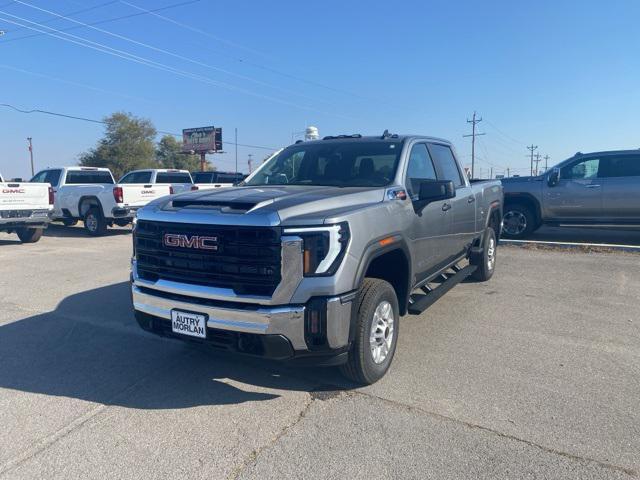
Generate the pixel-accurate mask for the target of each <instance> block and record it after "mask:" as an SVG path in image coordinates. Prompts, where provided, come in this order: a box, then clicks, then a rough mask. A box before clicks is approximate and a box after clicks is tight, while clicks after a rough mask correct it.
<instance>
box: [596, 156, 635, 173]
mask: <svg viewBox="0 0 640 480" xmlns="http://www.w3.org/2000/svg"><path fill="white" fill-rule="evenodd" d="M599 176H600V177H611V178H615V177H640V155H620V156H612V157H605V158H603V159H602V160H601V161H600V174H599Z"/></svg>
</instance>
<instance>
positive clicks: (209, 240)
mask: <svg viewBox="0 0 640 480" xmlns="http://www.w3.org/2000/svg"><path fill="white" fill-rule="evenodd" d="M162 243H163V244H164V246H165V247H179V248H193V249H197V250H218V237H205V236H201V235H192V236H189V235H183V234H177V233H165V234H164V237H162Z"/></svg>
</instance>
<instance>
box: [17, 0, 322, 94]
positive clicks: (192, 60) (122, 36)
mask: <svg viewBox="0 0 640 480" xmlns="http://www.w3.org/2000/svg"><path fill="white" fill-rule="evenodd" d="M15 1H16V3H19V4H21V5H24V6H26V7H29V8H33V9H35V10H38V11H41V12H45V13H48V14H49V15H53V16H55V17H58V18H61V19H64V20H67V21H69V22H73V23H75V24H77V25H81V26H83V27H86V28H90V29H91V30H95V31H97V32H100V33H104V34H105V35H109V36H112V37H114V38H117V39H120V40H124V41H126V42H129V43H133V44H134V45H137V46H141V47H144V48H147V49H150V50H153V51H155V52H159V53H162V54H165V55H169V56H171V57H174V58H177V59H179V60H181V61H184V62H189V63H192V64H195V65H198V66H200V67H205V68H209V69H211V70H215V71H217V72H221V73H224V74H226V75H231V76H234V77H237V78H240V79H242V80H247V81H249V82H253V83H256V84H258V85H262V86H265V87H268V88H272V89H275V90H279V91H281V92H284V93H288V94H293V95H297V96H300V97H304V98H307V99H310V100H314V101H316V99H315V98H313V97H310V96H308V95H306V94H304V93H300V92H296V91H292V90H290V89H287V88H282V87H278V86H276V85H271V84H269V83H267V82H263V81H262V80H257V79H254V78H252V77H249V76H247V75H242V74H239V73H235V72H232V71H230V70H227V69H224V68H220V67H216V66H214V65H210V64H207V63H204V62H201V61H199V60H195V59H193V58H189V57H186V56H184V55H181V54H178V53H175V52H171V51H169V50H165V49H163V48H158V47H156V46H154V45H150V44H148V43H145V42H141V41H138V40H135V39H133V38H131V37H127V36H124V35H120V34H117V33H114V32H111V31H109V30H105V29H103V28H99V27H95V26H93V25H90V24H88V23H85V22H81V21H79V20H76V19H73V18H70V17H69V16H66V15H62V14H59V13H56V12H54V11H51V10H47V9H45V8H41V7H38V6H36V5H33V4H30V3H28V2H24V1H22V0H15ZM114 1H116V2H118V3H119V2H120V0H114ZM125 3H126V2H125ZM152 14H153V13H152ZM227 86H228V87H232V88H234V89H236V88H237V87H235V86H233V85H229V84H227Z"/></svg>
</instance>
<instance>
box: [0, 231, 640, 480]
mask: <svg viewBox="0 0 640 480" xmlns="http://www.w3.org/2000/svg"><path fill="white" fill-rule="evenodd" d="M130 243H131V237H130V234H129V232H128V230H127V229H119V230H112V231H110V234H109V235H108V236H107V237H103V238H89V237H86V236H85V235H84V234H83V233H82V231H81V230H80V229H79V228H74V229H65V228H63V227H59V226H53V227H51V228H50V229H49V230H48V232H47V235H46V237H45V238H43V239H42V240H41V242H40V243H37V244H33V245H21V244H19V243H17V242H16V241H15V236H13V235H6V234H0V266H1V267H0V268H1V270H0V271H1V272H2V275H0V291H1V292H2V295H1V296H0V425H1V426H2V427H1V430H2V434H1V435H0V478H1V479H5V478H6V479H42V478H47V479H53V478H60V479H74V478H82V479H86V478H173V479H175V478H208V479H212V478H216V479H217V478H221V479H226V478H242V479H251V478H253V479H265V478H278V479H281V478H291V479H294V478H295V479H298V478H336V479H338V478H340V479H342V478H415V479H425V478H434V479H444V478H452V479H460V478H491V479H494V478H498V479H502V478H505V479H506V478H511V479H523V478H576V479H586V478H598V479H601V478H621V479H624V478H636V477H638V476H639V475H640V400H639V399H640V315H639V314H638V313H639V311H640V308H639V306H640V268H639V267H640V255H638V254H632V253H581V252H570V251H565V250H563V251H548V250H540V251H538V250H530V249H523V248H517V247H503V248H501V249H500V251H499V257H498V258H499V260H498V267H497V272H496V275H495V276H494V278H493V279H492V280H491V281H490V282H488V283H485V284H477V283H471V282H465V283H463V284H461V285H459V286H457V287H456V288H455V289H454V290H453V291H451V292H450V293H448V294H447V295H446V296H445V297H444V298H442V299H441V300H439V301H438V302H437V303H436V304H435V305H434V306H433V307H431V308H430V309H429V310H427V311H426V312H425V313H424V314H423V315H421V316H408V317H404V318H403V319H402V321H401V326H400V337H399V350H398V353H397V355H396V358H395V361H394V364H393V366H392V368H391V371H390V373H389V374H388V375H387V376H386V377H385V378H384V379H383V380H382V381H380V382H378V383H377V384H375V385H373V386H370V387H367V388H358V389H355V388H353V386H352V385H349V384H348V383H346V382H345V381H343V380H342V378H341V377H340V376H339V374H338V373H337V372H335V371H334V370H327V369H312V368H292V367H287V366H286V365H281V364H277V363H266V362H264V361H261V360H257V359H251V358H245V357H228V356H225V355H221V354H218V353H215V352H213V351H210V350H208V349H202V348H192V347H190V346H188V345H184V344H182V343H179V342H175V341H171V340H166V339H160V338H157V337H154V336H151V335H149V334H146V333H144V332H142V331H140V330H139V329H138V327H137V325H136V324H135V321H134V320H133V317H132V314H131V310H130V308H129V298H128V297H129V293H128V285H127V279H128V266H129V255H130Z"/></svg>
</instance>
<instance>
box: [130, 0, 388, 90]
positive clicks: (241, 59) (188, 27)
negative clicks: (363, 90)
mask: <svg viewBox="0 0 640 480" xmlns="http://www.w3.org/2000/svg"><path fill="white" fill-rule="evenodd" d="M120 3H123V4H124V5H128V6H130V7H132V8H136V9H138V10H141V11H143V12H145V13H149V14H151V15H153V16H154V17H157V18H159V19H161V20H164V21H166V22H169V23H172V24H174V25H177V26H179V27H182V28H184V29H186V30H189V31H191V32H195V33H199V34H201V35H204V36H206V37H209V38H212V39H214V40H217V41H220V42H223V43H227V44H230V45H232V46H235V47H237V48H243V49H245V50H251V49H248V48H247V47H243V46H241V45H237V44H235V43H234V42H229V41H228V40H224V39H222V38H220V37H217V36H215V35H212V34H211V33H209V32H207V31H205V30H201V29H199V28H196V27H193V26H192V25H188V24H185V23H183V22H179V21H177V20H175V19H173V18H170V17H167V16H165V15H160V14H157V13H155V12H156V11H154V10H147V9H145V8H142V7H139V6H137V5H134V4H132V3H130V2H126V1H124V0H120ZM215 53H217V54H221V55H224V56H226V57H229V58H232V59H234V60H236V61H237V62H240V63H242V64H244V65H249V66H252V67H255V68H259V69H261V70H265V71H267V72H271V73H275V74H276V75H280V76H282V77H286V78H290V79H292V80H296V81H299V82H303V83H306V84H309V85H314V86H316V87H320V88H324V89H326V90H330V91H333V92H336V93H340V94H342V95H347V96H351V97H354V98H358V99H361V100H367V101H371V100H373V99H371V98H368V97H365V96H362V95H358V94H356V93H353V92H349V91H347V90H342V89H339V88H335V87H332V86H329V85H326V84H323V83H320V82H317V81H314V80H309V79H306V78H303V77H299V76H296V75H292V74H290V73H287V72H284V71H282V70H278V69H275V68H272V67H268V66H265V65H261V64H259V63H256V62H252V61H250V60H247V59H245V58H239V57H237V56H235V55H230V54H227V53H225V52H220V51H216V52H215ZM256 53H260V52H256ZM376 101H377V102H379V99H376Z"/></svg>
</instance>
